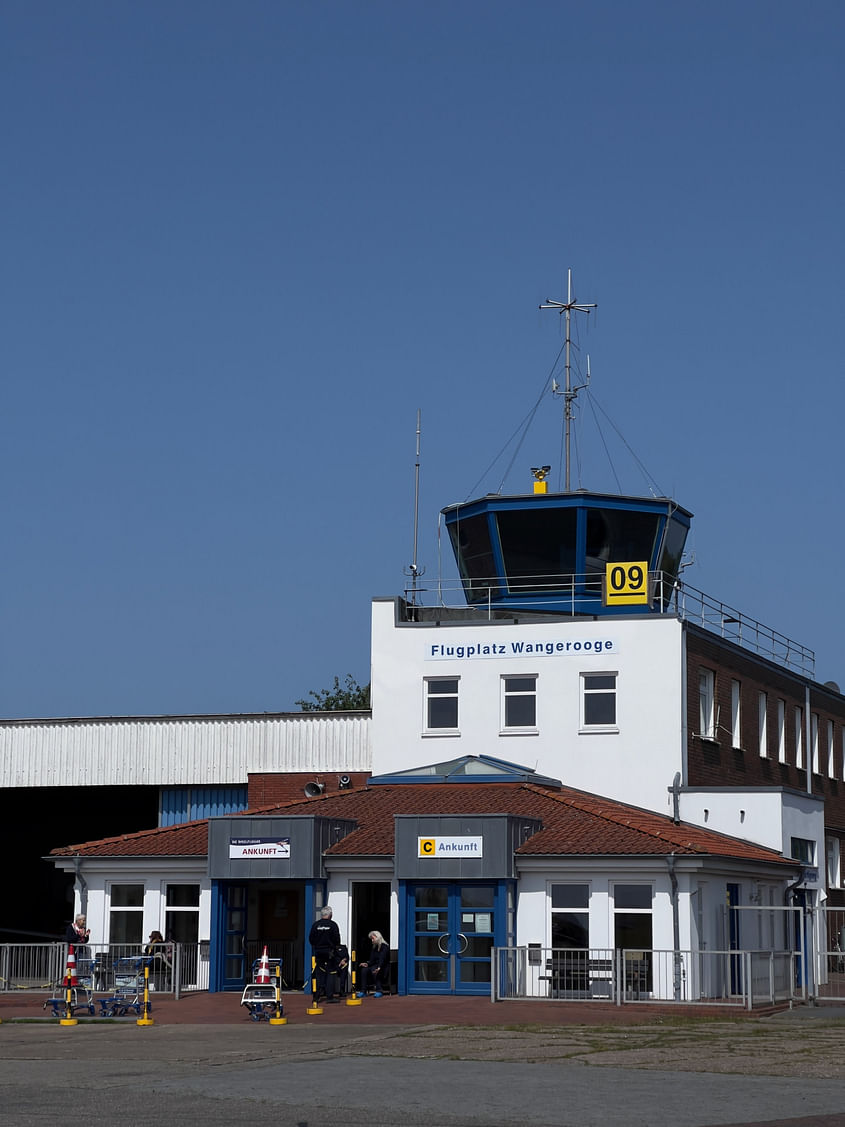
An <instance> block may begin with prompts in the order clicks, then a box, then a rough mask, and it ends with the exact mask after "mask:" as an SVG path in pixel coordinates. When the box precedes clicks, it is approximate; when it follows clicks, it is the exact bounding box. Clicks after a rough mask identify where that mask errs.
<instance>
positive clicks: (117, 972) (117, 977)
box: [100, 955, 152, 1017]
mask: <svg viewBox="0 0 845 1127" xmlns="http://www.w3.org/2000/svg"><path fill="white" fill-rule="evenodd" d="M151 962H152V959H151V957H150V956H149V955H128V956H126V957H124V958H120V959H116V960H115V964H114V992H113V993H112V995H111V996H110V997H108V998H101V999H100V1016H101V1017H126V1015H127V1014H130V1013H134V1014H136V1015H137V1016H138V1017H140V1016H141V1010H142V1009H143V1008H144V968H145V967H148V966H149V965H150V963H151ZM150 1008H151V1009H152V1005H151V1006H150Z"/></svg>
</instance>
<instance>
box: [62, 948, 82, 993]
mask: <svg viewBox="0 0 845 1127" xmlns="http://www.w3.org/2000/svg"><path fill="white" fill-rule="evenodd" d="M78 985H79V981H78V980H77V977H76V955H75V954H74V953H73V944H71V945H70V947H68V949H67V970H66V971H65V986H78Z"/></svg>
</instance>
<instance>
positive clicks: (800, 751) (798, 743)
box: [795, 707, 804, 767]
mask: <svg viewBox="0 0 845 1127" xmlns="http://www.w3.org/2000/svg"><path fill="white" fill-rule="evenodd" d="M795 766H796V767H803V766H804V709H803V708H798V707H796V709H795Z"/></svg>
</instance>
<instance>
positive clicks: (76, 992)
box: [43, 959, 96, 1018]
mask: <svg viewBox="0 0 845 1127" xmlns="http://www.w3.org/2000/svg"><path fill="white" fill-rule="evenodd" d="M66 981H67V980H66V978H63V979H62V981H61V982H60V983H59V984H58V986H57V987H56V990H55V997H53V998H48V999H47V1001H46V1002H45V1003H44V1007H43V1008H44V1009H45V1010H46V1009H47V1007H48V1006H50V1007H51V1013H50V1016H51V1017H59V1018H61V1017H64V1016H65V1014H66V1013H67V986H66ZM76 981H77V983H78V985H76V986H71V988H70V1016H71V1017H75V1016H76V1014H77V1013H88V1014H92V1015H93V1014H94V1013H96V1010H95V1007H94V960H93V959H78V960H77V963H76Z"/></svg>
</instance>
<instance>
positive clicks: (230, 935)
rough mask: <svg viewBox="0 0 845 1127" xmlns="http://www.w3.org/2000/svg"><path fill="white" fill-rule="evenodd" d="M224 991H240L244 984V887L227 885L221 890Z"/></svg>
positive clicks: (245, 902)
mask: <svg viewBox="0 0 845 1127" xmlns="http://www.w3.org/2000/svg"><path fill="white" fill-rule="evenodd" d="M222 892H223V920H222V931H223V975H222V988H223V989H224V990H242V989H243V987H244V985H245V984H246V973H247V966H246V942H245V940H246V906H247V896H246V885H245V884H228V885H226V886H225V887H224V888H223V890H222Z"/></svg>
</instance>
